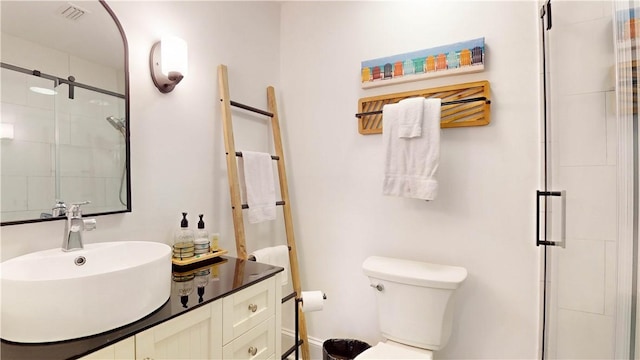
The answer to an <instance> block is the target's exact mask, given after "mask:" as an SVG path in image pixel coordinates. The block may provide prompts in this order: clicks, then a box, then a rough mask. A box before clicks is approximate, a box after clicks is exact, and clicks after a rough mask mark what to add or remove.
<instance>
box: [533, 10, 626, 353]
mask: <svg viewBox="0 0 640 360" xmlns="http://www.w3.org/2000/svg"><path fill="white" fill-rule="evenodd" d="M612 14H613V11H612V2H611V1H555V0H554V1H553V6H552V4H551V1H547V2H546V3H545V4H544V5H543V6H542V7H541V9H540V14H539V15H540V19H539V21H540V32H541V53H542V57H541V61H542V64H543V66H542V74H541V80H542V84H543V85H542V89H543V94H542V98H543V100H544V101H543V102H542V103H543V109H542V112H543V114H544V116H543V121H542V123H541V131H540V133H541V135H542V138H541V158H542V161H541V179H540V190H539V191H538V193H537V200H538V204H539V207H538V219H539V221H538V228H537V234H536V236H537V245H538V246H539V247H540V249H541V250H540V251H541V258H542V260H541V261H542V262H543V264H542V267H543V272H542V279H541V280H542V291H541V295H542V296H541V297H542V309H541V310H542V314H543V316H542V324H541V325H542V326H541V328H542V329H543V331H542V335H541V358H543V359H611V358H615V357H616V354H617V350H616V347H617V343H616V341H617V340H616V337H617V336H619V334H618V332H617V329H616V326H617V325H616V316H620V314H617V313H616V312H617V309H618V308H617V302H618V301H619V300H620V299H619V295H618V289H617V282H618V246H619V243H618V220H619V219H618V196H619V194H618V186H617V184H618V135H617V109H616V108H617V106H616V91H615V90H616V76H615V71H614V70H615V53H614V40H613V39H614V37H613V28H614V27H613V21H614V20H613V16H612ZM627 316H630V314H627Z"/></svg>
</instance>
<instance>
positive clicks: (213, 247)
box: [211, 233, 220, 252]
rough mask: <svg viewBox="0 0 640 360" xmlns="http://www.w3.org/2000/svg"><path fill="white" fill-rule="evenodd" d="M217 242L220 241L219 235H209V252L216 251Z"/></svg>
mask: <svg viewBox="0 0 640 360" xmlns="http://www.w3.org/2000/svg"><path fill="white" fill-rule="evenodd" d="M218 240H220V234H218V233H213V234H211V251H213V252H216V251H218V250H219V249H218Z"/></svg>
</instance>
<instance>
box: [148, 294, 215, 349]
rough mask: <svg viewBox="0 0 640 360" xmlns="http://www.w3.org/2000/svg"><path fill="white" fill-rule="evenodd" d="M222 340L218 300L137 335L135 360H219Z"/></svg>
mask: <svg viewBox="0 0 640 360" xmlns="http://www.w3.org/2000/svg"><path fill="white" fill-rule="evenodd" d="M221 340H222V302H221V301H220V300H218V301H214V302H212V303H209V304H207V305H204V306H201V307H199V308H197V309H195V310H192V311H189V312H187V313H185V314H182V315H180V316H178V317H176V318H174V319H171V320H168V321H166V322H164V323H162V324H160V325H157V326H154V327H152V328H151V329H148V330H145V331H143V332H141V333H138V334H136V359H154V360H160V359H220V358H222V341H221Z"/></svg>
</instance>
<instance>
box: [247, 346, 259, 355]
mask: <svg viewBox="0 0 640 360" xmlns="http://www.w3.org/2000/svg"><path fill="white" fill-rule="evenodd" d="M248 352H249V354H251V356H256V354H257V353H258V348H256V347H255V346H251V347H250V348H249V351H248Z"/></svg>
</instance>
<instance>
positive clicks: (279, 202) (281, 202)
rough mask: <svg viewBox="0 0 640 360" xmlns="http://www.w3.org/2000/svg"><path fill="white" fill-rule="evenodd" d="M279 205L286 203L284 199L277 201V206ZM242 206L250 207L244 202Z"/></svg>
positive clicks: (244, 207)
mask: <svg viewBox="0 0 640 360" xmlns="http://www.w3.org/2000/svg"><path fill="white" fill-rule="evenodd" d="M278 205H284V201H282V200H280V201H276V206H278ZM242 208H243V209H248V208H249V205H247V204H242Z"/></svg>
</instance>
